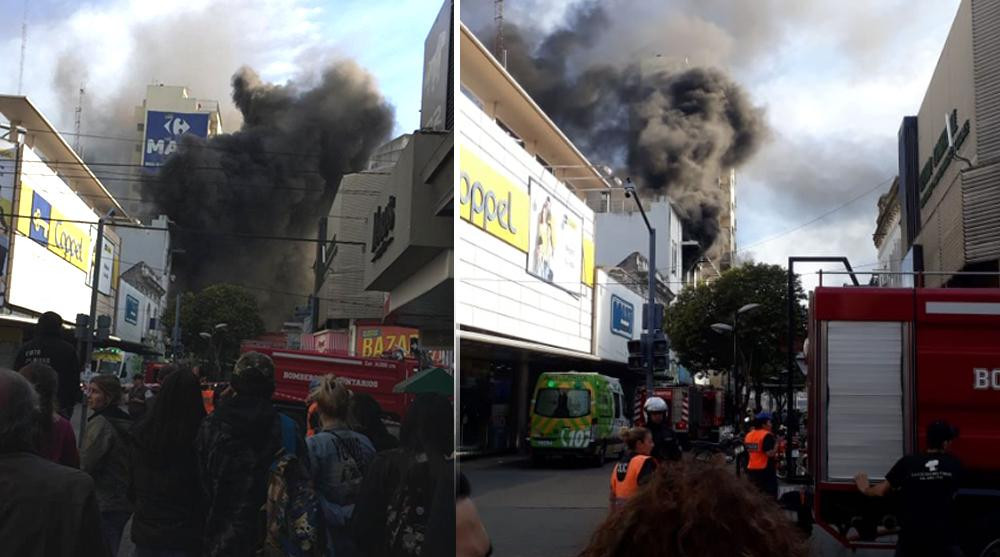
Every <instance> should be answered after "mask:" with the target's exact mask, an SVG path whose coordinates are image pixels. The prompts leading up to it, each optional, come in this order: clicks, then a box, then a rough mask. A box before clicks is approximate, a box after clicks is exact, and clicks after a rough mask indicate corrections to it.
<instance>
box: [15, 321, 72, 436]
mask: <svg viewBox="0 0 1000 557" xmlns="http://www.w3.org/2000/svg"><path fill="white" fill-rule="evenodd" d="M62 325H63V320H62V317H60V315H59V314H58V313H56V312H54V311H47V312H45V313H43V314H42V316H41V317H39V318H38V327H37V328H36V329H35V338H33V339H32V340H31V341H29V342H27V343H25V344H24V345H22V346H21V349H20V350H18V352H17V356H16V357H15V358H14V369H21V368H22V367H24V366H26V365H28V364H30V363H33V362H39V363H43V364H46V365H48V366H51V367H52V369H54V370H56V373H57V374H59V391H58V393H57V395H56V397H57V398H58V402H59V408H58V410H59V413H60V414H62V415H63V416H64V417H65V418H67V419H69V417H70V416H72V415H73V407H74V406H76V403H77V402H80V401H81V400H82V399H83V394H82V391H81V390H80V360H79V358H78V356H77V354H76V348H74V347H73V345H72V344H70V343H69V342H66V341H65V340H63V338H62Z"/></svg>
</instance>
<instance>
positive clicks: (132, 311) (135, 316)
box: [125, 294, 139, 325]
mask: <svg viewBox="0 0 1000 557" xmlns="http://www.w3.org/2000/svg"><path fill="white" fill-rule="evenodd" d="M125 322H126V323H131V324H132V325H137V324H138V323H139V299H138V298H136V297H135V296H132V295H131V294H126V295H125Z"/></svg>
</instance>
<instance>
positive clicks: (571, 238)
mask: <svg viewBox="0 0 1000 557" xmlns="http://www.w3.org/2000/svg"><path fill="white" fill-rule="evenodd" d="M528 188H529V189H528V193H529V195H530V196H531V228H530V237H529V240H530V244H529V251H528V272H529V273H530V274H532V275H534V276H536V277H538V278H539V279H541V280H544V281H545V282H548V283H549V284H552V285H554V286H558V287H559V288H562V289H564V290H567V291H568V292H571V293H573V294H578V293H579V292H580V282H581V278H582V276H583V219H582V218H580V215H577V214H576V213H574V212H573V211H571V210H570V209H569V207H567V206H566V205H565V204H564V203H563V202H562V201H561V200H559V198H558V197H556V196H555V195H554V194H553V193H552V192H550V191H549V190H548V189H546V188H545V186H543V185H542V184H541V182H539V181H537V180H535V179H534V178H531V179H529V186H528Z"/></svg>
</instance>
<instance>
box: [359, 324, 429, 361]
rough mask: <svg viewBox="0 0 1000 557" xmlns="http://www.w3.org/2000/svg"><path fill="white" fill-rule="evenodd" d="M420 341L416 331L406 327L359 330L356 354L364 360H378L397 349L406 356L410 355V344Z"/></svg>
mask: <svg viewBox="0 0 1000 557" xmlns="http://www.w3.org/2000/svg"><path fill="white" fill-rule="evenodd" d="M415 340H420V335H419V333H418V332H417V330H416V329H410V328H406V327H370V328H361V327H359V328H358V342H357V346H356V347H355V354H356V355H358V356H361V357H362V358H377V357H379V356H381V355H382V354H383V353H384V352H392V351H393V350H396V349H397V348H398V349H400V350H402V351H403V353H404V354H406V355H409V354H410V344H411V343H412V342H413V341H415Z"/></svg>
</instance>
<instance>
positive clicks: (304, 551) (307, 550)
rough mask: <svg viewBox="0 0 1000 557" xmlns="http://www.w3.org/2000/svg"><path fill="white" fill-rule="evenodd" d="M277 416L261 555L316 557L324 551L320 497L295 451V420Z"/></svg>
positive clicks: (296, 434) (296, 435) (265, 504)
mask: <svg viewBox="0 0 1000 557" xmlns="http://www.w3.org/2000/svg"><path fill="white" fill-rule="evenodd" d="M279 415H280V416H281V445H282V446H281V449H280V450H279V451H278V454H277V457H276V458H275V460H274V463H273V464H272V465H271V470H270V472H269V475H268V481H267V500H266V502H265V503H264V508H265V511H266V514H267V533H266V538H265V542H264V551H263V555H267V556H271V555H274V556H278V555H282V556H284V555H290V556H294V557H299V556H319V555H322V554H323V549H322V543H321V539H322V532H323V527H322V525H321V515H320V510H319V500H318V498H317V496H316V490H315V489H314V488H313V485H312V478H311V477H310V475H309V470H308V469H307V468H306V465H305V463H303V462H302V461H301V460H299V458H298V456H297V453H296V444H297V439H298V431H297V429H296V427H295V422H294V421H292V419H291V418H289V417H288V416H285V415H284V414H279Z"/></svg>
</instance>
